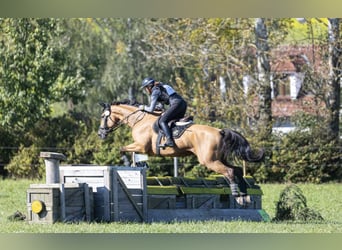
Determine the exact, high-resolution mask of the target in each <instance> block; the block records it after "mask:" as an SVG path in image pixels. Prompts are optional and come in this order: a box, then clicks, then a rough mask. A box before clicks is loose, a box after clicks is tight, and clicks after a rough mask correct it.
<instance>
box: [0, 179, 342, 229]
mask: <svg viewBox="0 0 342 250" xmlns="http://www.w3.org/2000/svg"><path fill="white" fill-rule="evenodd" d="M31 183H42V181H32V180H0V233H342V199H341V194H342V184H320V185H315V184H298V186H299V188H300V189H301V190H302V191H303V193H304V195H305V197H306V199H307V205H308V207H309V208H311V209H314V210H315V211H317V212H319V213H320V214H321V215H322V216H323V218H324V221H323V222H317V221H316V222H315V221H310V222H298V221H297V222H247V221H233V222H223V221H206V222H182V223H151V224H148V223H117V222H113V223H85V222H84V223H83V222H82V223H75V224H66V223H55V224H53V225H41V224H29V223H28V222H27V221H11V220H9V219H8V217H9V216H10V215H12V214H13V213H14V212H15V211H17V210H19V211H20V212H22V213H24V214H27V207H26V189H27V188H28V187H29V185H30V184H31ZM285 186H286V185H285V184H263V185H261V188H262V190H263V192H264V196H263V201H262V202H263V209H264V210H265V211H266V212H267V213H268V214H269V216H270V217H271V218H273V217H274V216H275V208H276V202H277V201H278V200H279V195H280V193H281V191H282V190H283V189H284V188H285Z"/></svg>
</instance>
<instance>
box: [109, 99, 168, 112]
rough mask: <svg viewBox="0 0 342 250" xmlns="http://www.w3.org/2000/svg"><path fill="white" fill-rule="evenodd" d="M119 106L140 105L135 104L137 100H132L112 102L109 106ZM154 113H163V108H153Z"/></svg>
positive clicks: (138, 104)
mask: <svg viewBox="0 0 342 250" xmlns="http://www.w3.org/2000/svg"><path fill="white" fill-rule="evenodd" d="M120 104H125V105H131V106H134V107H139V106H140V105H141V103H139V102H137V100H135V99H133V100H130V99H123V100H122V101H112V102H111V105H120ZM155 111H161V112H162V111H164V109H163V107H159V106H158V105H157V106H156V108H155Z"/></svg>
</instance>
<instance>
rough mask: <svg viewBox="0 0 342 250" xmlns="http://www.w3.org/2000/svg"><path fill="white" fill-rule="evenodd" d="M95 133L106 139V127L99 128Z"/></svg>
mask: <svg viewBox="0 0 342 250" xmlns="http://www.w3.org/2000/svg"><path fill="white" fill-rule="evenodd" d="M97 135H98V136H99V137H100V138H101V139H102V140H104V139H106V137H107V135H108V129H106V128H101V127H100V128H99V130H98V131H97Z"/></svg>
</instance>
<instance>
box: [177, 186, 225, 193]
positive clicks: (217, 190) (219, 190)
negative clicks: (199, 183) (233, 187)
mask: <svg viewBox="0 0 342 250" xmlns="http://www.w3.org/2000/svg"><path fill="white" fill-rule="evenodd" d="M180 190H181V192H182V193H183V194H225V192H226V190H225V189H223V188H206V187H180Z"/></svg>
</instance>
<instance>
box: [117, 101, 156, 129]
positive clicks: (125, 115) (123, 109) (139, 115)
mask: <svg viewBox="0 0 342 250" xmlns="http://www.w3.org/2000/svg"><path fill="white" fill-rule="evenodd" d="M117 109H118V111H119V113H121V115H122V117H121V119H122V120H124V119H127V120H126V121H125V122H126V123H127V125H128V126H130V127H133V126H134V125H135V124H137V123H140V122H143V123H146V122H148V123H150V122H153V121H155V120H156V117H154V116H153V115H151V114H148V113H146V112H142V111H138V112H136V113H134V112H135V111H137V108H135V107H132V106H129V105H120V106H118V107H117Z"/></svg>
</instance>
